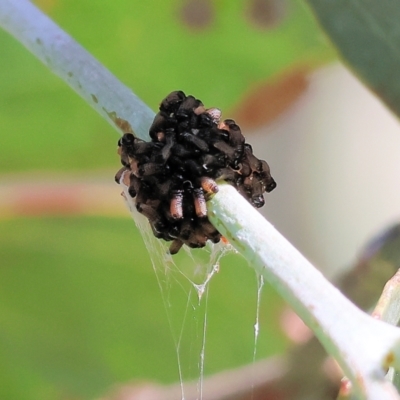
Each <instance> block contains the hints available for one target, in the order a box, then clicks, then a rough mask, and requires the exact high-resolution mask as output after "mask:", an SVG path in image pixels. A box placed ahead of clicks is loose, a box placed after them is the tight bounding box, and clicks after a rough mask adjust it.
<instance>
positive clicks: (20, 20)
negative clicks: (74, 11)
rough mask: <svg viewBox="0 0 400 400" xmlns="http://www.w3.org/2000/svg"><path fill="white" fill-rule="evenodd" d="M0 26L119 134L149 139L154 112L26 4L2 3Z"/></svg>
mask: <svg viewBox="0 0 400 400" xmlns="http://www.w3.org/2000/svg"><path fill="white" fill-rule="evenodd" d="M0 26H1V27H2V28H3V29H4V30H6V31H7V32H9V33H10V34H11V35H12V36H14V37H15V38H16V39H18V40H19V41H20V42H21V43H22V44H23V45H24V46H25V47H26V48H27V49H28V50H29V51H31V52H32V53H33V54H34V55H35V56H36V57H37V58H39V59H40V60H41V61H42V62H43V63H44V64H45V65H46V66H47V67H48V68H49V69H50V70H51V71H52V72H54V73H55V74H56V75H58V76H59V77H60V78H61V79H63V80H64V81H65V82H66V83H68V84H69V85H70V86H71V87H72V89H74V90H75V91H76V92H77V93H78V94H79V95H80V96H82V97H83V98H84V99H85V100H86V101H87V102H88V103H89V104H90V105H91V106H92V107H93V108H94V109H95V110H96V111H97V112H99V113H100V114H101V115H102V116H103V117H104V118H105V119H106V120H107V121H108V122H109V123H110V124H111V125H112V126H113V127H114V128H116V129H117V130H118V131H119V132H120V133H121V132H122V133H126V132H134V133H135V135H136V136H138V137H140V138H143V139H148V130H149V126H150V123H151V121H152V120H153V118H154V113H153V111H152V110H151V109H150V108H149V107H148V106H147V105H146V104H145V103H143V102H142V101H141V100H140V99H139V98H138V97H137V96H136V95H135V94H134V93H133V92H132V90H130V89H129V88H127V87H126V86H125V85H123V84H122V83H121V82H120V81H119V80H118V79H117V78H116V77H115V76H114V75H113V74H112V73H111V72H110V71H108V70H107V68H105V67H104V66H103V65H102V64H100V63H99V62H98V61H97V60H96V59H95V58H94V57H93V56H92V55H90V54H89V53H88V52H87V51H86V50H85V49H84V48H83V47H82V46H81V45H79V44H78V43H77V42H76V41H75V40H74V39H72V38H71V36H69V35H68V34H67V33H66V32H64V31H63V30H62V29H61V28H60V27H59V26H58V25H57V24H55V23H54V22H53V21H52V20H51V19H50V18H49V17H47V16H46V15H45V14H43V13H42V12H41V11H40V10H39V9H38V8H36V7H35V6H34V5H33V4H32V3H31V2H30V1H28V0H1V1H0Z"/></svg>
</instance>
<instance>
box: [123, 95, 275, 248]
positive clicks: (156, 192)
mask: <svg viewBox="0 0 400 400" xmlns="http://www.w3.org/2000/svg"><path fill="white" fill-rule="evenodd" d="M220 118H221V111H220V110H219V109H218V108H208V109H207V108H206V107H204V105H203V103H202V102H201V101H200V100H198V99H196V98H195V97H193V96H186V95H185V93H183V92H182V91H180V90H179V91H175V92H172V93H170V94H169V95H168V96H167V97H166V98H165V99H164V100H163V101H162V102H161V104H160V111H159V113H158V114H157V115H156V116H155V118H154V121H153V124H152V125H151V127H150V132H149V134H150V138H151V141H150V142H146V141H144V140H141V139H138V138H135V137H134V136H133V135H132V134H131V133H125V134H124V135H123V136H122V138H121V139H120V140H119V141H118V154H119V155H120V158H121V163H122V165H123V168H121V169H120V170H119V171H118V172H117V174H116V176H115V180H116V181H117V182H120V180H121V177H122V176H124V182H123V183H124V184H125V185H127V186H128V187H129V190H128V193H129V195H130V196H131V197H132V198H134V199H135V205H136V208H137V210H138V211H139V212H140V213H142V214H143V215H144V216H145V217H146V218H147V219H148V220H149V223H150V226H151V229H152V231H153V233H154V235H155V236H156V237H157V238H160V239H164V240H167V241H172V244H171V246H170V253H171V254H176V253H177V252H178V251H179V250H180V248H181V247H182V246H183V245H184V244H185V245H187V246H189V247H191V248H198V247H204V246H205V244H206V242H207V240H210V241H211V242H213V243H218V242H219V241H220V239H221V235H220V233H219V232H218V231H217V230H216V229H215V228H214V226H213V225H212V224H211V223H210V221H209V220H208V218H207V207H206V200H207V199H208V198H209V197H210V196H212V195H214V194H215V193H217V192H218V185H217V183H216V181H218V179H221V180H225V181H226V182H228V183H229V184H231V185H233V186H234V187H236V189H237V190H238V191H239V193H240V194H241V195H242V196H244V197H245V198H246V199H247V201H248V202H249V203H251V204H252V205H253V206H254V207H262V206H263V205H264V192H270V191H271V190H273V189H274V188H275V187H276V183H275V181H274V179H273V178H272V176H271V173H270V169H269V166H268V164H267V162H266V161H264V160H259V159H258V158H257V157H256V156H255V155H254V154H253V149H252V147H251V146H250V145H249V144H248V143H245V138H244V136H243V135H242V132H241V130H240V127H239V126H238V125H237V124H236V123H235V121H233V120H232V119H226V120H224V121H220ZM125 172H126V173H125Z"/></svg>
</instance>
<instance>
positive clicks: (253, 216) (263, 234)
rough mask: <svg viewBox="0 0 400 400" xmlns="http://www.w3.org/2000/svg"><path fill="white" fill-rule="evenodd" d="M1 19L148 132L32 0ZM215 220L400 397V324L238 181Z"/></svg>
mask: <svg viewBox="0 0 400 400" xmlns="http://www.w3.org/2000/svg"><path fill="white" fill-rule="evenodd" d="M0 25H1V26H2V27H3V28H4V29H5V30H7V31H8V32H9V33H10V34H12V35H13V36H14V37H15V38H17V39H18V40H19V41H20V42H21V43H23V44H24V45H25V46H26V47H27V48H28V49H29V50H30V51H31V52H32V53H33V54H35V56H37V57H38V58H39V59H40V60H41V61H42V62H43V63H44V64H45V65H47V66H48V67H49V69H50V70H52V71H53V72H54V73H56V74H57V75H58V76H60V77H61V78H62V79H63V80H64V81H66V82H67V83H68V84H69V85H70V86H71V87H72V88H73V89H74V90H75V91H77V92H78V93H79V94H80V95H81V96H82V97H83V98H84V99H85V100H86V101H87V102H88V103H89V104H91V105H92V106H93V107H94V108H95V109H96V110H97V111H98V112H99V113H100V114H101V115H102V116H103V117H105V118H106V120H107V121H108V122H110V123H111V124H112V125H113V126H114V127H116V128H117V129H118V130H119V131H120V132H129V131H133V132H134V133H135V134H136V135H137V136H138V137H141V138H142V139H148V134H147V131H148V128H149V126H150V123H151V121H152V119H153V117H154V113H153V112H152V111H151V110H150V109H149V108H148V107H147V106H146V105H145V104H144V103H143V102H142V101H140V100H139V99H138V98H137V97H136V96H135V95H134V94H133V93H132V91H131V90H130V89H128V88H126V87H125V86H124V85H123V84H122V83H121V82H119V81H118V79H116V78H115V77H114V76H113V75H112V74H111V73H110V72H109V71H107V69H106V68H104V67H103V66H102V65H101V64H100V63H99V62H98V61H97V60H95V59H94V58H93V57H92V56H91V55H90V54H89V53H88V52H87V51H86V50H84V49H83V48H82V47H81V46H80V45H79V44H77V43H76V42H75V41H74V40H73V39H72V38H71V37H70V36H69V35H67V34H66V33H65V32H63V31H62V30H61V29H60V28H59V27H58V26H57V25H56V24H55V23H53V22H52V21H51V20H50V19H49V18H48V17H47V16H45V15H44V14H43V13H41V11H40V10H38V9H37V8H36V7H35V6H33V5H32V4H31V3H30V2H29V1H27V0H0ZM208 210H209V214H210V220H211V221H212V222H213V223H214V225H215V226H216V227H217V229H218V230H219V231H220V232H221V233H222V234H223V235H225V236H226V237H227V238H228V240H229V241H230V242H231V243H232V245H233V246H235V247H236V249H237V250H239V251H240V252H241V253H242V254H243V255H244V257H245V258H246V259H247V261H248V262H249V264H250V265H251V266H252V267H254V268H255V269H256V270H257V271H258V272H259V273H261V274H262V275H263V276H264V277H265V279H267V280H268V281H269V282H270V283H271V284H272V285H273V286H274V287H275V288H276V289H277V290H278V291H279V292H280V293H281V295H282V296H283V297H284V298H285V299H286V301H287V302H288V303H289V304H290V305H291V306H292V307H293V308H294V309H295V310H296V312H297V313H298V314H299V315H300V317H301V318H302V319H303V320H304V321H305V322H306V324H307V325H308V326H309V327H310V328H311V329H312V330H313V331H314V332H315V334H316V335H317V336H318V338H319V339H320V341H321V342H322V343H323V345H324V346H325V348H326V349H327V351H328V352H329V353H330V354H331V355H333V356H334V357H335V358H336V359H337V361H338V362H339V364H340V365H341V367H342V369H343V370H344V372H345V374H346V375H347V376H348V377H349V378H350V379H351V380H352V383H353V387H354V390H355V392H356V394H357V395H358V396H360V397H361V398H368V399H379V400H385V399H399V398H400V397H399V396H398V394H397V392H396V390H395V389H394V387H393V386H392V385H391V384H390V383H388V382H386V381H385V380H384V375H385V370H384V366H385V367H386V366H388V365H394V366H395V367H396V368H397V369H399V367H400V344H399V343H400V330H398V329H397V328H394V327H392V326H390V325H387V324H385V323H383V322H381V321H377V320H374V319H373V318H371V317H370V316H368V315H367V314H365V313H363V312H362V311H360V310H359V309H358V308H357V307H355V306H354V305H353V304H352V303H351V302H350V301H349V300H347V299H346V298H345V297H344V296H343V295H342V294H341V293H340V292H339V291H338V290H337V289H336V288H334V287H333V286H332V285H331V284H330V283H329V282H328V281H327V280H326V279H325V278H324V277H323V276H322V275H321V274H320V272H318V271H317V270H316V269H315V268H314V267H313V266H312V265H311V264H310V263H309V262H308V261H307V260H306V259H305V258H304V257H303V256H302V255H301V254H300V253H299V252H298V251H297V250H296V249H295V248H294V247H293V246H292V245H291V244H290V243H289V242H288V241H287V240H286V239H285V238H283V237H282V236H281V235H280V234H279V232H277V231H276V230H275V229H274V228H273V227H272V225H271V224H269V223H268V221H266V220H265V219H264V218H263V217H262V216H261V215H260V214H259V213H258V212H257V211H256V210H255V209H254V208H253V207H252V206H251V205H250V204H249V203H248V202H247V201H246V200H245V199H244V198H243V197H242V196H241V195H240V194H239V193H238V192H237V191H236V190H235V189H234V188H233V187H231V186H229V185H223V184H222V185H220V191H219V193H217V194H216V195H215V196H214V198H213V199H212V200H211V201H209V202H208Z"/></svg>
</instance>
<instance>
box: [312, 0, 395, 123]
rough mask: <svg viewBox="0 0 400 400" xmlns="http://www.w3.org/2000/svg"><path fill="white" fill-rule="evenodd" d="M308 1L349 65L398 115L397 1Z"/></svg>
mask: <svg viewBox="0 0 400 400" xmlns="http://www.w3.org/2000/svg"><path fill="white" fill-rule="evenodd" d="M307 1H308V3H309V4H310V5H311V7H312V9H313V10H314V12H315V14H316V17H317V18H318V19H319V21H320V23H321V25H322V26H323V28H324V29H325V30H326V32H327V33H328V35H329V36H330V38H331V39H332V41H333V42H334V44H335V45H336V46H337V48H338V51H339V53H341V55H342V56H343V57H344V59H345V60H346V61H347V62H348V63H349V64H350V67H352V68H354V70H355V71H356V72H357V73H358V74H359V75H360V76H361V78H362V79H364V80H365V82H366V83H367V84H368V85H369V86H370V87H371V88H372V90H373V91H374V92H375V93H376V94H377V95H378V96H379V97H380V98H381V99H382V100H383V101H384V102H385V103H386V104H387V105H388V106H389V107H390V108H391V109H392V110H393V111H394V112H395V113H396V114H397V115H398V116H400V72H399V71H400V50H399V49H400V30H399V19H400V5H399V3H398V2H396V1H392V0H380V1H375V0H363V1H360V0H351V1H348V0H337V1H330V0H307Z"/></svg>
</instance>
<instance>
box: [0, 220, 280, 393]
mask: <svg viewBox="0 0 400 400" xmlns="http://www.w3.org/2000/svg"><path fill="white" fill-rule="evenodd" d="M0 254H1V264H0V282H1V286H0V321H1V324H0V339H1V340H0V370H1V374H0V398H1V399H7V400H54V399H61V398H63V399H66V398H74V399H88V398H93V397H95V396H99V395H100V394H101V393H104V392H105V391H106V390H108V389H109V388H110V386H111V385H113V384H116V383H121V382H127V381H131V380H156V381H161V382H172V381H177V380H178V377H179V375H178V364H177V358H176V352H175V347H174V344H173V341H172V337H171V332H170V329H169V327H168V323H167V318H166V312H165V309H164V307H163V304H162V300H161V295H160V289H159V287H158V285H157V281H156V278H155V275H154V271H153V270H152V267H151V263H150V260H149V258H148V253H147V250H146V249H145V248H144V247H143V242H142V241H141V239H140V237H139V233H138V232H137V231H136V230H135V229H134V225H133V224H132V221H131V220H130V219H108V218H100V217H99V218H77V217H68V218H61V217H59V218H54V217H53V218H51V217H47V218H42V219H38V218H27V219H10V220H7V221H4V220H3V221H2V223H1V224H0ZM243 263H244V260H243V259H242V258H240V257H238V256H233V255H232V256H229V257H227V258H226V259H224V260H223V261H222V263H221V270H220V272H219V274H217V275H216V276H215V277H214V278H213V280H212V282H211V286H210V295H209V302H208V306H209V308H208V314H207V316H208V317H207V318H208V322H207V326H208V329H207V341H206V364H205V370H206V373H207V374H210V373H214V372H216V371H220V370H222V369H224V368H230V367H234V366H238V365H241V364H245V363H249V362H251V360H252V356H253V343H254V332H253V324H254V321H255V308H256V279H255V276H254V272H253V271H252V270H251V269H250V268H243ZM238 298H240V302H238V301H237V299H238ZM169 300H170V301H171V304H172V307H178V308H179V307H182V306H185V305H186V303H187V296H186V293H185V292H183V291H182V290H180V289H178V290H175V289H174V290H172V291H171V293H170V298H169ZM279 304H280V302H279V300H278V298H277V295H276V294H275V293H274V292H272V291H271V289H270V288H267V289H266V290H264V294H263V305H262V310H261V315H260V324H261V331H260V338H259V345H258V348H257V355H258V356H259V357H265V356H267V355H270V354H274V353H276V352H278V351H282V350H283V349H284V347H285V339H284V338H283V337H282V335H281V333H280V331H279V330H278V328H277V326H276V323H274V321H276V319H277V314H278V312H279V310H280V305H279ZM173 317H174V316H173ZM181 321H182V315H180V316H177V318H176V319H173V321H172V323H173V324H174V325H176V324H177V327H178V329H179V326H180V325H179V323H181ZM198 339H199V338H193V337H192V336H191V335H190V334H187V333H186V334H185V335H184V337H183V341H182V347H183V348H185V349H186V348H187V349H191V352H190V351H187V352H182V354H181V361H182V366H183V368H184V376H186V377H193V376H191V375H190V371H188V370H187V366H188V365H189V366H191V365H192V364H194V365H197V363H198V362H199V353H197V352H196V351H195V350H193V348H194V346H196V345H197V344H198V343H197V342H196V341H198ZM193 373H194V374H195V372H193V371H192V374H193ZM195 378H198V375H197V376H195Z"/></svg>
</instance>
